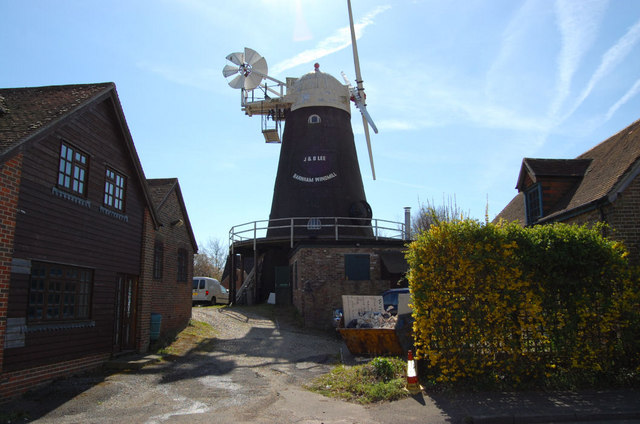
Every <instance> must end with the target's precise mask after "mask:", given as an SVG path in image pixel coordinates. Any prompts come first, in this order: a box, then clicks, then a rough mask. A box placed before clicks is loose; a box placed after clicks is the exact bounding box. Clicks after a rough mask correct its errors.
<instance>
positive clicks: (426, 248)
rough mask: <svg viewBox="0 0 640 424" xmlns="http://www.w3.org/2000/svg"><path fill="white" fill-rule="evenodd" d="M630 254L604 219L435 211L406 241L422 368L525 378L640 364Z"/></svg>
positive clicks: (481, 377)
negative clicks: (483, 217)
mask: <svg viewBox="0 0 640 424" xmlns="http://www.w3.org/2000/svg"><path fill="white" fill-rule="evenodd" d="M626 256H627V253H626V251H625V250H624V248H623V246H622V245H621V244H620V243H618V242H614V241H611V240H608V239H606V238H604V237H602V235H601V228H600V227H596V228H593V229H589V228H586V227H579V226H569V225H563V224H554V225H546V226H536V227H533V228H522V227H520V226H518V225H516V224H498V225H494V224H489V223H487V224H483V223H479V222H477V221H473V220H459V221H453V222H439V223H437V225H435V226H432V227H431V228H430V230H429V231H425V232H423V233H421V234H420V235H419V236H418V237H417V239H416V240H415V241H414V242H413V243H412V244H411V245H410V248H409V251H408V253H407V259H408V262H409V265H410V271H409V275H408V279H409V283H410V286H409V287H410V290H411V294H412V303H413V314H414V318H415V322H414V335H415V339H416V340H415V342H416V347H417V350H416V354H417V358H418V359H421V365H423V367H426V370H423V372H425V376H426V377H427V378H428V379H429V380H435V381H436V382H443V383H451V382H455V381H461V380H462V381H476V382H482V384H486V383H488V384H494V385H496V384H497V385H500V386H501V387H504V386H509V387H519V386H520V387H522V386H530V385H532V384H536V385H540V384H545V382H549V381H554V379H555V381H556V382H557V381H558V376H562V375H566V374H567V373H575V372H577V371H580V372H581V373H582V375H584V376H589V379H591V380H592V379H593V376H594V375H601V376H611V375H614V374H616V373H618V372H619V371H620V370H632V371H631V372H633V373H635V374H638V371H639V369H638V365H639V364H640V361H639V354H640V349H639V345H638V342H637V341H636V339H637V334H638V330H639V329H640V326H639V325H638V323H639V321H640V320H639V312H638V305H639V302H638V299H639V291H640V290H639V284H638V278H637V273H636V274H634V273H633V272H632V270H631V268H630V266H629V264H628V262H627V259H626ZM586 379H587V378H586V377H585V380H586Z"/></svg>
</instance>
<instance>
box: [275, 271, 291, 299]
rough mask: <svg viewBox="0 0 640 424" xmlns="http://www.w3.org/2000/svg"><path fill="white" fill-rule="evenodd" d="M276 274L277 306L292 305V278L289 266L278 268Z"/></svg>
mask: <svg viewBox="0 0 640 424" xmlns="http://www.w3.org/2000/svg"><path fill="white" fill-rule="evenodd" d="M275 274H276V304H277V305H283V306H288V305H291V278H290V270H289V266H277V267H276V270H275Z"/></svg>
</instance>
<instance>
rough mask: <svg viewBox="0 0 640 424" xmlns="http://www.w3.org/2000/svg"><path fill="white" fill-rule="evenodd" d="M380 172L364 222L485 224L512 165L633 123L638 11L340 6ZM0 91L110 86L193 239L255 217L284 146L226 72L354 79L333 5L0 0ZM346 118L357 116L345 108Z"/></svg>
mask: <svg viewBox="0 0 640 424" xmlns="http://www.w3.org/2000/svg"><path fill="white" fill-rule="evenodd" d="M352 7H353V13H354V19H355V21H356V26H357V33H358V50H359V53H360V63H361V68H362V76H363V79H364V85H365V88H366V92H367V103H368V109H369V112H370V114H371V116H372V118H373V120H374V121H375V123H376V124H377V126H378V128H379V130H380V132H379V134H376V135H372V143H373V154H374V159H375V164H376V176H377V180H376V181H373V180H372V178H371V171H370V169H369V165H368V160H367V152H366V145H365V141H364V136H363V132H362V121H361V118H360V116H359V114H358V113H357V112H356V111H355V109H352V115H353V119H352V121H353V127H354V133H355V138H356V145H357V148H358V155H359V158H360V169H361V172H362V176H363V180H364V184H365V192H366V194H367V200H368V201H369V203H370V204H371V206H372V209H373V214H374V218H379V219H388V220H392V221H403V219H404V218H403V216H404V212H403V207H405V206H411V207H412V208H413V210H414V211H415V210H416V209H417V207H418V206H419V204H420V203H425V202H427V201H432V202H434V203H435V204H442V203H443V198H446V199H449V198H453V197H454V196H455V199H456V203H457V205H458V206H459V207H460V208H461V209H462V210H465V211H468V212H469V213H470V215H471V216H472V217H474V218H477V219H481V220H483V219H484V216H485V210H486V209H487V207H488V211H489V218H490V219H492V218H493V217H494V216H495V215H496V214H497V213H499V212H500V210H501V209H502V208H503V207H504V206H505V205H506V204H507V203H508V202H509V201H510V200H511V198H512V197H513V196H514V195H515V194H516V190H515V189H514V187H515V184H516V179H517V176H518V171H519V169H520V164H521V161H522V158H523V157H539V158H574V157H576V156H577V155H579V154H580V153H582V152H584V151H586V150H588V149H590V148H591V147H592V146H594V145H596V144H597V143H599V142H601V141H603V140H605V139H606V138H608V137H609V136H611V135H613V134H615V133H617V132H618V131H620V130H621V129H623V128H625V127H626V126H628V125H629V124H631V123H632V122H634V121H636V120H637V119H639V118H640V1H636V0H611V1H604V0H572V1H552V0H530V1H517V0H504V1H500V0H460V1H455V0H437V1H436V0H431V1H427V0H425V1H420V0H395V1H379V0H366V1H365V0H352ZM0 16H2V21H3V23H2V25H0V37H1V39H2V47H1V52H2V54H1V55H0V86H2V87H22V86H40V85H58V84H76V83H93V82H104V81H113V82H115V84H116V87H117V90H118V94H119V96H120V100H121V103H122V106H123V109H124V112H125V116H126V118H127V122H128V125H129V129H130V131H131V134H132V136H133V140H134V142H135V144H136V147H137V150H138V154H139V156H140V160H141V162H142V165H143V168H144V170H145V173H146V176H147V177H148V178H167V177H177V178H178V179H179V180H180V185H181V187H182V192H183V195H184V197H185V201H186V203H187V209H188V213H189V216H190V219H191V223H192V226H193V229H194V232H195V235H196V238H197V240H198V242H199V243H200V244H205V243H206V242H207V240H209V239H211V238H215V239H220V240H221V241H226V239H227V237H228V231H229V229H230V228H231V227H232V226H234V225H238V224H243V223H245V222H250V221H254V220H264V219H268V216H269V211H270V207H271V197H272V194H273V184H274V180H275V174H276V169H277V162H278V154H279V146H277V145H270V144H269V145H268V144H265V143H264V140H263V137H262V134H261V133H260V128H261V126H260V118H259V117H248V116H245V115H244V114H243V113H242V112H241V111H240V94H239V92H238V91H237V90H234V89H232V88H230V87H229V86H228V85H227V81H226V80H225V78H224V77H223V76H222V68H223V67H224V65H225V64H226V63H227V62H226V60H225V56H226V55H228V54H229V53H231V52H235V51H242V50H243V48H244V47H245V46H246V47H251V48H253V49H255V50H256V51H258V52H259V53H260V54H262V55H263V56H264V57H265V58H266V59H267V63H268V65H269V74H270V75H271V76H273V77H275V78H278V79H280V80H284V79H285V78H286V77H287V76H290V77H300V76H302V75H303V74H305V73H307V72H311V71H312V70H313V64H314V62H319V63H320V69H321V70H322V71H324V72H327V73H330V74H332V75H334V76H335V77H336V78H340V72H341V71H344V72H345V73H346V74H347V75H348V77H349V78H350V79H351V80H354V79H355V75H354V67H353V59H352V53H351V47H350V37H349V31H348V15H347V8H346V0H317V1H316V0H299V1H296V0H255V1H253V2H237V1H227V2H219V1H215V2H214V1H206V0H136V1H131V0H118V1H107V0H101V1H93V0H58V1H50V0H20V1H18V0H0ZM354 112H355V113H354Z"/></svg>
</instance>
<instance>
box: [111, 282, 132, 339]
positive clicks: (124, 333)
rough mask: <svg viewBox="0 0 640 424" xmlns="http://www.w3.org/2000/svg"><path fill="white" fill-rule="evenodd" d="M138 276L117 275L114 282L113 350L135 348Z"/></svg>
mask: <svg viewBox="0 0 640 424" xmlns="http://www.w3.org/2000/svg"><path fill="white" fill-rule="evenodd" d="M137 300H138V277H136V276H134V275H125V274H123V275H119V276H118V280H117V284H116V305H115V319H114V346H113V347H114V349H113V350H114V352H122V351H128V350H134V349H135V337H136V321H137V308H136V304H137Z"/></svg>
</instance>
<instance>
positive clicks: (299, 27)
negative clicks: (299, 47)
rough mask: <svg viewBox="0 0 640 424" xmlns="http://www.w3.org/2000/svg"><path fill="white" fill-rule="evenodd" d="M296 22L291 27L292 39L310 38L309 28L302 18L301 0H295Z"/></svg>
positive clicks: (303, 39)
mask: <svg viewBox="0 0 640 424" xmlns="http://www.w3.org/2000/svg"><path fill="white" fill-rule="evenodd" d="M295 7H296V23H295V27H294V28H293V41H307V40H311V38H313V36H312V35H311V30H309V25H307V20H306V19H305V18H304V13H303V10H302V0H296V3H295Z"/></svg>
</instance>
